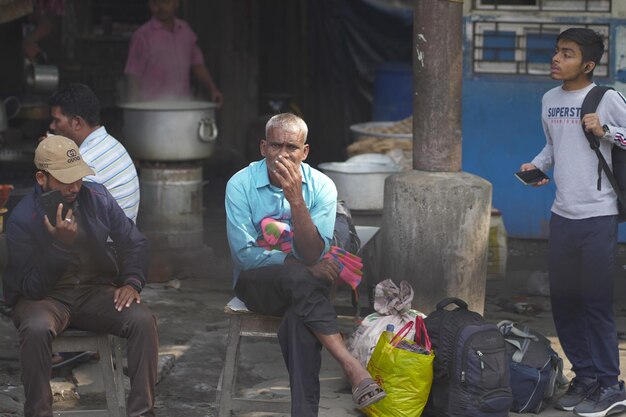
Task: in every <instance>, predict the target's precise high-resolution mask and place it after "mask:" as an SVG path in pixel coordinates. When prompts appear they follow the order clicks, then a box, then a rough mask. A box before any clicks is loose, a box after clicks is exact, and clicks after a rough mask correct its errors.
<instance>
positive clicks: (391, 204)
mask: <svg viewBox="0 0 626 417" xmlns="http://www.w3.org/2000/svg"><path fill="white" fill-rule="evenodd" d="M462 13H463V4H462V1H459V0H416V1H415V16H414V24H413V27H414V29H413V37H414V38H413V44H414V51H413V52H414V57H413V74H414V83H413V89H414V100H413V168H414V171H411V172H405V173H401V174H397V175H393V176H390V177H388V178H387V180H386V181H385V203H384V208H383V222H382V240H383V245H382V247H383V249H382V250H383V251H384V252H383V253H382V254H381V257H382V268H383V270H382V271H381V272H382V274H381V276H382V277H383V278H387V277H390V278H392V279H394V280H395V281H396V282H399V281H402V280H407V281H408V282H409V283H410V284H411V285H412V286H413V289H414V291H415V297H414V299H413V308H416V309H418V310H420V311H422V312H424V313H426V314H428V313H430V312H432V311H433V310H434V309H435V305H436V304H437V302H439V301H440V300H441V299H442V298H444V297H450V296H454V297H459V298H462V299H463V300H465V301H466V302H467V303H468V304H469V307H470V309H472V310H474V311H477V312H479V313H482V312H483V309H484V304H485V281H486V273H487V248H488V234H489V220H490V211H491V184H490V183H489V182H487V181H486V180H484V179H482V178H479V177H477V176H475V175H471V174H468V173H464V172H460V170H461V80H462V65H461V64H462V40H463V38H462V36H463V35H462V30H461V28H462Z"/></svg>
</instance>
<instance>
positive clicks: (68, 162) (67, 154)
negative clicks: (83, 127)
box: [35, 135, 95, 184]
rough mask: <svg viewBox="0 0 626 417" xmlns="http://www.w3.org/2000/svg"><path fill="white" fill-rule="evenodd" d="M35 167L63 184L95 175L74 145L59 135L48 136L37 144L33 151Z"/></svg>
mask: <svg viewBox="0 0 626 417" xmlns="http://www.w3.org/2000/svg"><path fill="white" fill-rule="evenodd" d="M35 166H36V167H37V168H38V169H40V170H42V171H47V172H49V173H50V175H52V176H53V177H54V178H55V179H56V180H58V181H60V182H62V183H64V184H71V183H73V182H76V181H78V180H80V179H82V178H83V177H86V176H87V175H95V173H94V172H93V170H92V169H91V168H89V166H88V165H87V164H86V163H85V161H83V158H82V157H81V156H80V152H79V151H78V146H76V143H75V142H74V141H73V140H71V139H68V138H66V137H65V136H59V135H49V136H47V137H46V138H45V139H44V140H42V141H41V142H39V145H38V146H37V149H35Z"/></svg>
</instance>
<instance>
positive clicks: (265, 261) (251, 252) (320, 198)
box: [226, 159, 337, 286]
mask: <svg viewBox="0 0 626 417" xmlns="http://www.w3.org/2000/svg"><path fill="white" fill-rule="evenodd" d="M300 171H301V173H302V195H303V196H304V202H305V204H306V206H307V209H308V210H309V213H310V214H311V219H312V220H313V224H314V225H315V226H316V227H317V231H318V233H319V234H320V236H321V238H322V239H323V240H324V246H325V247H324V252H323V253H322V255H323V254H325V253H326V252H327V251H328V249H329V248H330V242H331V241H332V238H333V230H334V228H335V215H336V211H337V189H336V188H335V184H334V183H333V181H332V180H331V179H330V178H328V177H327V176H326V175H324V174H322V173H321V172H319V171H317V170H316V169H313V168H311V167H310V166H309V165H307V164H305V163H302V164H301V165H300ZM266 217H271V218H273V219H279V220H280V221H282V222H283V223H287V224H289V225H290V226H292V224H291V207H290V205H289V202H288V201H287V199H286V198H285V195H284V194H283V190H282V189H281V188H278V187H275V186H273V185H272V184H270V179H269V175H268V173H267V164H266V163H265V159H263V160H261V161H257V162H252V163H251V164H250V165H249V166H248V167H246V168H244V169H242V170H241V171H239V172H238V173H236V174H235V175H233V177H232V178H231V179H230V180H229V181H228V185H227V186H226V232H227V234H228V244H229V246H230V253H231V256H232V257H233V263H234V264H235V267H234V271H233V286H234V285H235V284H236V282H237V278H238V277H239V273H240V272H241V271H246V270H249V269H255V268H260V267H263V266H269V265H276V264H278V265H282V264H283V263H284V261H285V258H286V257H287V254H286V253H284V252H281V251H279V250H266V249H264V248H260V247H258V246H257V243H256V241H257V239H258V238H260V237H262V232H261V220H263V219H264V218H266ZM293 255H294V256H295V257H296V258H299V256H298V254H297V252H296V251H295V248H294V253H293ZM320 258H321V256H320Z"/></svg>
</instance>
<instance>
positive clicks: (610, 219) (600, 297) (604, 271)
mask: <svg viewBox="0 0 626 417" xmlns="http://www.w3.org/2000/svg"><path fill="white" fill-rule="evenodd" d="M548 248H549V249H548V250H549V270H550V299H551V302H552V315H553V318H554V324H555V326H556V331H557V334H558V336H559V341H560V342H561V346H562V347H563V351H564V352H565V354H566V355H567V358H568V359H569V361H570V362H571V363H572V370H573V371H574V372H575V373H576V375H577V376H579V377H590V378H597V379H598V381H599V382H600V383H601V384H602V385H603V386H610V385H613V384H616V383H617V378H618V375H619V373H620V368H619V351H618V343H617V330H616V328H615V319H614V314H613V275H614V273H615V252H616V248H617V216H601V217H592V218H588V219H582V220H571V219H566V218H564V217H561V216H559V215H557V214H554V213H553V214H552V217H551V219H550V240H549V243H548Z"/></svg>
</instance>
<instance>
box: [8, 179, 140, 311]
mask: <svg viewBox="0 0 626 417" xmlns="http://www.w3.org/2000/svg"><path fill="white" fill-rule="evenodd" d="M41 192H42V190H41V187H39V186H38V185H36V186H35V191H33V192H32V193H31V194H28V195H26V196H25V197H24V198H23V199H22V200H21V201H20V202H19V204H18V205H17V206H16V207H15V208H14V209H13V211H12V213H11V217H10V218H9V221H8V224H7V230H6V237H7V248H8V252H9V262H8V265H7V268H6V271H5V274H4V298H5V302H6V303H7V304H9V305H14V304H15V302H16V301H17V299H18V298H19V297H25V298H28V299H33V300H37V299H41V298H43V297H45V296H46V294H48V293H49V292H50V291H51V290H52V289H53V288H54V287H55V285H56V283H57V282H58V281H59V279H60V278H61V277H62V276H63V274H64V273H65V271H66V270H67V268H68V266H69V265H70V262H71V260H72V258H73V256H76V255H75V254H74V252H73V251H72V248H71V246H69V245H66V244H64V243H62V242H60V241H58V240H56V239H54V238H53V237H52V236H51V235H50V233H49V232H48V230H47V229H46V226H45V224H44V214H45V210H44V208H43V206H42V204H41V198H40V195H41ZM78 203H79V206H80V222H81V227H83V228H84V230H85V233H86V235H87V241H88V245H89V248H90V250H91V252H92V253H93V254H94V256H95V262H97V263H98V265H96V267H97V268H98V270H99V271H101V272H102V273H101V274H100V279H101V280H102V282H104V283H110V284H112V285H115V286H122V285H126V284H128V285H132V286H133V287H135V289H137V291H141V289H142V288H143V286H144V285H145V282H146V271H147V267H148V255H147V246H148V241H147V239H146V237H145V236H144V235H143V234H141V233H140V232H139V230H138V229H137V226H135V223H133V222H132V220H129V219H128V217H126V215H125V214H124V211H123V210H122V209H121V208H120V206H119V205H118V204H117V202H116V201H115V199H114V198H113V197H112V196H111V194H110V193H109V192H108V191H107V189H106V188H105V187H104V186H102V185H101V184H96V183H91V182H89V183H88V182H85V183H83V186H82V188H81V190H80V192H79V194H78ZM109 236H110V237H111V239H112V240H113V247H114V248H115V251H116V253H117V256H116V257H114V256H113V253H112V252H111V250H110V248H109V244H107V238H108V237H109ZM116 258H117V260H116ZM118 262H119V265H118Z"/></svg>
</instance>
